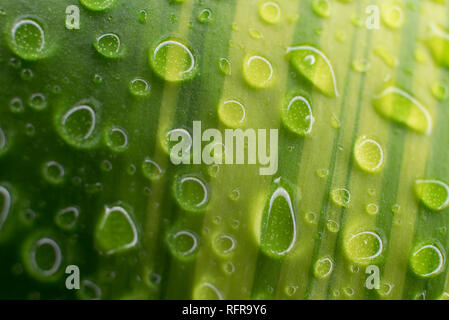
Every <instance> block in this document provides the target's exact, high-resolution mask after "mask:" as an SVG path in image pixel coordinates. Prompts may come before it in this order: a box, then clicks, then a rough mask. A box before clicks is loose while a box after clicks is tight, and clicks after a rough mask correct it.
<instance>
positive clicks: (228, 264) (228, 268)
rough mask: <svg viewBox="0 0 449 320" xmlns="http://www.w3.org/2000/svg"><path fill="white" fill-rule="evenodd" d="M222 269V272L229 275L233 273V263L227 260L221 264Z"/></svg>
mask: <svg viewBox="0 0 449 320" xmlns="http://www.w3.org/2000/svg"><path fill="white" fill-rule="evenodd" d="M222 268H223V271H224V273H226V274H228V275H230V274H233V273H234V271H235V265H234V264H233V263H232V261H227V262H225V263H224V264H223V267H222Z"/></svg>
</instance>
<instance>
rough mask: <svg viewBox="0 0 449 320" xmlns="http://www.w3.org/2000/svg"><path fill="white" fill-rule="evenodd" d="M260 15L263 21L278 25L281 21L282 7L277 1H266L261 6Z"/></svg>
mask: <svg viewBox="0 0 449 320" xmlns="http://www.w3.org/2000/svg"><path fill="white" fill-rule="evenodd" d="M259 15H260V17H261V18H262V20H263V21H265V22H267V23H270V24H276V23H278V22H279V21H280V20H281V7H280V6H279V4H278V3H277V2H275V1H266V2H263V3H261V4H260V5H259Z"/></svg>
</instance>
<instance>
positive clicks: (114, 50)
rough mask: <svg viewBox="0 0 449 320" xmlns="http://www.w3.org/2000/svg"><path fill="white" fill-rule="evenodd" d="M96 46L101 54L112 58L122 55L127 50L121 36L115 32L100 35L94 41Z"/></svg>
mask: <svg viewBox="0 0 449 320" xmlns="http://www.w3.org/2000/svg"><path fill="white" fill-rule="evenodd" d="M94 47H95V49H96V50H97V52H98V53H99V54H101V55H102V56H104V57H106V58H111V59H116V58H119V57H121V56H122V55H123V54H124V50H125V49H124V47H123V44H122V42H121V39H120V37H119V36H118V35H117V34H115V33H104V34H101V35H99V36H98V37H97V38H96V39H95V41H94Z"/></svg>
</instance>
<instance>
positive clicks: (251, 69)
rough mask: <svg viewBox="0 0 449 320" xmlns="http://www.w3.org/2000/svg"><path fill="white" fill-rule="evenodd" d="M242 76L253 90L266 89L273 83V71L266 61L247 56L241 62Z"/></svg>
mask: <svg viewBox="0 0 449 320" xmlns="http://www.w3.org/2000/svg"><path fill="white" fill-rule="evenodd" d="M243 76H244V78H245V80H246V82H247V83H248V84H249V85H250V86H251V87H253V88H258V89H261V88H268V87H270V86H271V85H272V84H273V82H274V69H273V66H272V64H271V62H270V61H269V60H268V59H266V58H264V57H261V56H252V55H249V54H247V55H246V56H245V59H244V60H243Z"/></svg>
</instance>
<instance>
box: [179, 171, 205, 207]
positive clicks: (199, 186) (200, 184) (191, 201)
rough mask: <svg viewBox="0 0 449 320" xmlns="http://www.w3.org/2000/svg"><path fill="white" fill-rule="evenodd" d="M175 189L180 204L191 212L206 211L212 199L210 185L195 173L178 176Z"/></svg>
mask: <svg viewBox="0 0 449 320" xmlns="http://www.w3.org/2000/svg"><path fill="white" fill-rule="evenodd" d="M173 191H174V195H175V199H176V201H177V202H178V205H179V206H180V207H181V208H182V209H184V210H186V211H190V212H201V211H204V210H205V209H206V208H207V205H208V203H209V200H210V191H209V186H208V185H207V184H206V182H204V181H203V179H202V178H200V177H199V176H197V175H193V174H186V175H178V176H176V177H175V181H174V183H173Z"/></svg>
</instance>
